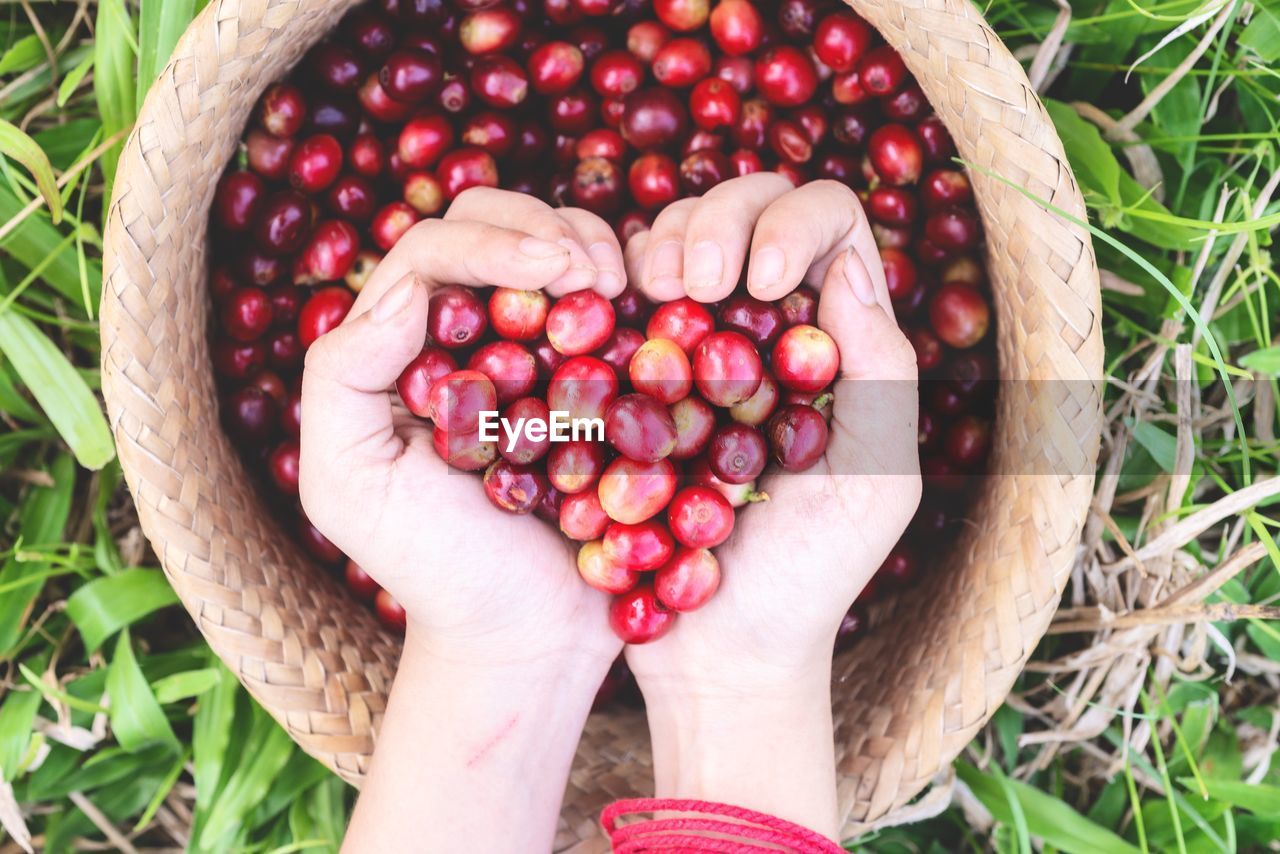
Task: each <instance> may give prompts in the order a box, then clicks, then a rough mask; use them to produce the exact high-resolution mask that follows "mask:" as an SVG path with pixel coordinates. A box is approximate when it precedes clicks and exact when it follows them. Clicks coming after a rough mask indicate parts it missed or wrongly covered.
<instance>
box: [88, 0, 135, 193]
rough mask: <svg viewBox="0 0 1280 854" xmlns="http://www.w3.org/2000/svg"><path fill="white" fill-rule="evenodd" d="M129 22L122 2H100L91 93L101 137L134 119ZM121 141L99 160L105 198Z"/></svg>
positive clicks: (130, 22) (113, 179)
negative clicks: (104, 185) (93, 98)
mask: <svg viewBox="0 0 1280 854" xmlns="http://www.w3.org/2000/svg"><path fill="white" fill-rule="evenodd" d="M132 28H133V22H132V21H131V20H130V18H129V13H128V11H127V10H126V9H125V6H124V0H101V2H99V3H98V15H97V18H96V23H95V31H96V35H97V38H96V39H95V41H94V54H93V68H94V71H93V92H94V96H95V97H96V98H97V101H98V112H99V113H100V114H101V115H102V130H103V134H104V135H105V136H107V137H110V136H111V135H112V134H115V133H117V132H119V131H121V130H124V129H125V128H128V127H131V126H132V125H133V121H134V119H136V118H137V117H138V102H137V94H138V87H137V84H136V82H135V78H136V75H137V69H136V68H135V67H134V60H135V56H134V54H135V51H136V49H137V47H136V46H137V42H136V40H135V39H134V35H133V29H132ZM122 147H123V141H122V142H120V143H117V144H116V145H115V146H114V147H113V148H112V150H111V151H109V152H107V154H106V155H104V156H103V158H102V173H103V177H105V178H106V182H107V188H106V189H107V196H108V198H109V197H110V195H111V185H112V184H113V183H114V181H115V177H116V160H117V159H119V157H120V150H121V148H122Z"/></svg>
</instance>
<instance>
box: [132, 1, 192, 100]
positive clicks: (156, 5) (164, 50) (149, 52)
mask: <svg viewBox="0 0 1280 854" xmlns="http://www.w3.org/2000/svg"><path fill="white" fill-rule="evenodd" d="M141 7H142V10H141V13H140V15H139V21H138V103H139V104H141V103H142V99H143V98H145V97H146V96H147V90H148V89H150V88H151V84H152V83H153V82H154V81H155V79H156V75H158V74H159V73H160V70H161V69H162V68H164V65H165V63H166V62H168V61H169V55H170V54H171V53H173V47H174V45H176V44H177V43H178V39H180V38H182V34H183V32H185V31H186V29H187V24H189V23H191V19H192V18H194V17H195V14H196V8H197V3H196V0H142V3H141Z"/></svg>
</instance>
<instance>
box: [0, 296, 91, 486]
mask: <svg viewBox="0 0 1280 854" xmlns="http://www.w3.org/2000/svg"><path fill="white" fill-rule="evenodd" d="M0 350H2V351H3V352H4V354H5V356H7V357H8V359H9V361H10V362H11V363H12V364H13V367H14V370H15V371H17V373H18V376H19V377H21V378H22V381H23V383H25V384H26V386H27V388H28V389H30V391H31V394H32V395H33V396H34V397H35V399H36V402H37V403H39V404H40V408H41V409H43V410H44V413H45V415H47V416H49V420H50V421H51V422H53V426H54V427H55V428H56V429H57V431H58V433H59V435H61V436H62V438H63V439H64V440H65V441H66V443H67V445H68V447H70V448H71V451H72V453H74V454H75V455H76V460H77V461H78V462H79V463H80V465H82V466H84V467H85V468H87V469H90V470H94V471H96V470H97V469H100V468H102V467H103V466H105V465H106V464H107V463H108V462H110V461H111V460H112V458H113V457H115V453H116V452H115V444H114V443H113V442H112V440H111V431H110V430H109V429H108V428H107V419H106V418H105V417H104V416H103V414H102V408H101V407H100V406H99V405H98V399H97V398H96V397H94V394H93V392H92V391H90V390H89V386H88V384H87V383H85V381H84V378H83V377H81V376H80V374H79V373H77V372H76V369H75V368H73V367H72V366H71V363H70V362H69V361H67V357H66V356H65V355H64V354H63V353H62V351H61V350H59V349H58V348H57V346H55V345H54V343H53V342H52V341H50V340H49V339H48V337H47V336H46V335H45V334H44V333H43V332H41V331H40V329H39V328H38V327H37V326H36V325H35V324H34V323H32V322H31V321H30V320H27V319H26V318H25V317H22V316H21V315H19V314H16V313H14V312H12V311H10V312H5V313H4V314H0Z"/></svg>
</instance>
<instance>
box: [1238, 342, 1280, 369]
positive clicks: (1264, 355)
mask: <svg viewBox="0 0 1280 854" xmlns="http://www.w3.org/2000/svg"><path fill="white" fill-rule="evenodd" d="M1240 367H1242V368H1244V369H1245V370H1249V371H1257V372H1258V373H1260V374H1270V375H1271V376H1273V377H1280V345H1278V346H1274V347H1266V348H1264V349H1261V350H1254V351H1253V352H1252V353H1246V354H1245V355H1244V356H1242V357H1241V358H1240Z"/></svg>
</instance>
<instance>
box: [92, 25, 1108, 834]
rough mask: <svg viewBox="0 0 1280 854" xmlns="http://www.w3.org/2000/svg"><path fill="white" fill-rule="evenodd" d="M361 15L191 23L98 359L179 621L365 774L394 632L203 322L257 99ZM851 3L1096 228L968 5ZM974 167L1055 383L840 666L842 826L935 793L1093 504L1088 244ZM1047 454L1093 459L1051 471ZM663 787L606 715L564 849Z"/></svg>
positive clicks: (121, 209) (1031, 631)
mask: <svg viewBox="0 0 1280 854" xmlns="http://www.w3.org/2000/svg"><path fill="white" fill-rule="evenodd" d="M355 4H356V0H215V2H213V3H211V4H210V5H209V6H208V7H207V8H206V9H205V10H204V12H203V13H202V14H201V15H200V16H199V17H198V18H197V19H196V21H195V22H194V23H193V24H192V25H191V28H190V29H189V30H188V31H187V33H186V35H185V36H184V37H183V39H182V41H181V42H180V43H179V44H178V46H177V49H176V50H175V51H174V55H173V59H172V60H171V61H170V63H169V65H168V66H167V67H166V68H165V70H164V72H163V73H162V74H161V76H160V79H159V81H158V82H157V83H156V85H155V86H154V87H153V88H152V90H151V93H150V95H148V97H147V99H146V103H145V104H144V105H143V108H142V112H141V115H140V116H139V119H138V124H137V127H136V128H135V130H134V132H133V134H132V136H130V138H129V141H128V144H127V145H126V147H125V150H124V154H123V157H122V159H121V161H120V168H119V173H118V177H117V178H116V185H115V186H116V192H115V198H114V199H113V202H112V206H111V210H110V218H109V222H108V229H107V236H106V270H107V279H106V288H105V291H104V294H103V306H102V339H103V347H102V352H103V388H104V392H105V396H106V401H107V408H108V410H109V412H110V417H111V424H112V427H113V429H114V432H115V437H116V441H117V443H118V446H119V454H120V460H121V463H122V464H123V467H124V472H125V475H126V478H127V480H128V483H129V487H130V488H131V489H132V492H133V496H134V499H135V500H136V502H137V506H138V514H139V518H140V520H141V524H142V527H143V530H144V531H145V532H146V534H147V536H148V537H149V538H150V540H151V543H152V545H153V546H154V548H155V551H156V553H157V554H158V555H159V557H160V561H161V563H162V564H163V566H164V569H165V572H166V573H167V574H168V576H169V579H170V581H171V582H172V583H173V586H174V588H175V589H176V590H177V592H178V594H179V596H180V597H181V599H182V601H183V603H184V604H185V605H186V607H187V610H188V611H190V613H191V615H192V617H193V618H194V619H195V621H196V623H197V625H198V626H199V627H200V631H202V632H203V633H204V635H205V636H206V637H207V638H208V641H209V643H210V645H211V646H212V647H213V649H214V650H215V651H216V652H217V653H218V655H219V656H221V658H222V659H223V660H224V661H225V662H226V664H227V665H228V667H230V668H231V670H232V671H234V672H235V673H236V674H237V675H238V676H239V678H240V679H241V681H243V683H244V684H245V686H246V687H247V688H248V689H249V691H250V693H252V694H253V696H254V697H256V698H257V700H258V701H259V702H260V703H261V704H262V705H263V706H264V707H265V708H266V709H267V710H268V711H269V712H271V714H272V715H274V716H275V717H276V719H277V720H279V721H280V723H281V724H282V725H283V726H284V727H285V728H286V729H287V730H288V731H289V733H290V734H291V735H292V736H293V738H294V739H296V740H297V742H298V743H299V744H300V745H302V747H303V748H305V749H306V750H307V751H308V752H309V753H311V754H312V755H314V756H316V757H317V758H319V759H320V760H322V761H323V762H325V763H326V764H327V765H329V766H330V767H331V768H333V769H334V770H335V771H337V772H338V773H339V774H341V775H342V776H343V777H344V778H346V779H347V780H350V781H352V782H353V783H359V781H360V778H361V776H362V774H363V773H364V771H365V769H366V768H367V767H368V763H369V758H370V754H371V753H372V752H373V748H374V742H375V733H376V730H377V726H378V722H379V719H380V717H381V715H382V712H383V709H384V707H385V705H386V699H387V691H388V688H389V687H390V684H391V679H392V675H393V673H394V671H395V664H396V660H397V657H398V654H399V641H398V640H397V638H395V637H394V636H392V635H390V634H388V633H387V632H386V631H384V630H382V629H381V628H380V627H379V626H378V624H377V623H376V622H375V621H374V619H373V617H372V616H371V615H370V614H369V613H368V611H366V610H365V609H364V607H362V606H360V605H358V604H356V603H354V602H352V601H351V600H350V599H349V598H348V597H347V595H346V593H345V592H344V591H343V590H342V589H341V588H340V587H339V585H338V584H337V583H336V582H335V581H334V580H332V579H331V578H330V577H329V576H328V575H327V574H326V573H324V572H323V571H322V570H321V569H319V568H318V567H316V566H315V565H313V564H312V563H311V561H310V560H309V559H308V558H307V557H306V556H305V555H304V554H303V553H302V552H301V550H300V549H298V548H297V547H295V546H294V545H293V544H292V543H291V540H290V537H289V536H288V535H287V534H286V533H285V532H284V531H282V530H281V529H280V527H279V526H278V524H277V523H276V522H275V521H274V520H273V518H272V516H271V514H270V513H269V512H268V511H267V508H266V506H265V504H264V502H263V499H262V497H261V496H260V495H259V494H258V492H257V491H256V489H255V487H254V486H253V485H252V484H251V481H250V479H249V477H248V476H247V475H246V472H245V469H244V467H243V466H242V464H241V462H240V460H239V458H238V456H237V455H236V453H235V451H234V450H233V448H232V446H231V444H230V443H229V442H228V440H227V439H226V438H225V436H224V435H223V432H222V429H221V427H220V426H219V420H218V413H217V396H216V393H215V386H214V378H213V374H212V370H211V367H210V361H209V355H208V342H207V340H206V332H205V330H206V328H207V312H208V305H207V296H206V291H205V284H206V283H205V268H206V257H205V256H206V237H207V234H206V229H207V219H208V212H209V207H210V203H211V199H212V197H213V192H214V186H215V184H216V182H217V180H218V177H219V175H220V173H221V172H222V170H223V167H224V166H225V165H226V163H227V162H228V160H229V159H230V158H231V156H232V155H233V153H234V152H235V149H236V144H237V141H238V140H239V138H240V134H241V132H242V129H243V128H244V126H245V123H246V121H247V119H248V117H249V114H250V111H251V110H252V108H253V106H254V103H255V101H256V100H257V98H258V96H259V94H260V93H261V92H262V90H263V89H264V88H265V87H266V86H267V85H268V84H269V83H270V82H272V81H274V80H276V79H278V78H280V77H282V76H284V75H285V73H286V72H287V71H288V70H289V69H290V68H291V67H292V66H293V65H294V64H295V63H296V62H297V61H298V60H299V59H300V58H301V56H302V55H303V53H304V52H305V51H306V50H307V49H308V48H309V47H310V46H311V45H312V44H314V43H315V42H316V41H317V40H319V39H320V38H321V37H323V36H324V35H325V34H326V33H327V32H328V31H329V30H330V29H331V28H332V27H333V26H334V24H335V23H336V22H337V21H338V19H339V18H340V17H341V16H342V15H343V13H344V12H346V11H347V10H348V9H349V8H350V7H352V6H353V5H355ZM853 5H854V8H856V9H857V11H858V12H859V13H861V14H862V15H863V16H865V17H866V18H867V20H868V21H870V22H871V23H872V24H873V25H875V26H876V27H877V28H879V29H880V31H881V32H882V33H883V34H884V36H885V38H886V39H887V40H888V41H889V43H890V44H891V45H893V46H894V47H895V48H896V49H897V50H898V51H900V52H901V53H902V55H903V56H904V57H905V59H906V62H907V65H908V66H909V67H910V69H911V71H912V72H913V73H914V74H915V76H916V78H917V79H918V81H919V83H920V86H921V87H922V88H923V90H924V92H925V94H926V95H927V96H928V97H929V99H930V100H931V101H932V102H933V104H934V106H935V108H936V109H937V110H938V112H939V114H940V115H941V117H942V119H943V120H944V121H945V122H946V124H947V126H948V127H949V128H950V129H951V132H952V134H953V136H954V137H955V139H956V142H957V145H958V148H959V151H960V155H961V156H962V157H963V158H964V159H965V160H967V161H969V162H972V163H976V164H979V165H980V166H982V167H985V168H986V169H989V170H991V172H993V173H995V174H998V175H1001V176H1004V177H1005V178H1006V179H1008V180H1010V181H1012V182H1013V183H1015V184H1017V185H1019V186H1022V187H1024V188H1026V189H1027V190H1028V191H1029V192H1030V193H1031V194H1033V195H1035V196H1036V197H1038V198H1040V199H1047V200H1049V201H1051V202H1052V203H1053V204H1054V205H1055V206H1057V207H1058V208H1061V209H1064V210H1066V211H1067V212H1069V213H1070V214H1072V215H1074V216H1076V217H1078V218H1083V217H1084V204H1083V202H1082V200H1081V197H1080V192H1079V190H1078V189H1077V187H1076V183H1075V180H1074V178H1073V176H1072V174H1071V170H1070V168H1069V167H1068V166H1067V162H1066V158H1065V156H1064V154H1063V151H1062V145H1061V143H1060V142H1059V140H1058V138H1057V136H1056V134H1055V132H1054V130H1053V127H1052V125H1051V124H1050V122H1049V119H1048V117H1047V116H1046V114H1045V112H1044V109H1043V107H1042V106H1041V104H1040V102H1039V101H1038V100H1037V98H1036V95H1035V93H1034V92H1033V90H1032V89H1031V87H1030V85H1029V84H1028V82H1027V79H1026V77H1025V75H1024V74H1023V71H1022V68H1021V67H1020V66H1019V65H1018V63H1017V62H1016V61H1015V60H1014V59H1013V57H1012V56H1011V55H1010V54H1009V52H1008V51H1007V50H1006V49H1005V47H1004V46H1003V44H1002V43H1001V42H1000V41H999V40H998V39H997V37H996V36H995V34H994V33H992V31H991V30H990V28H988V26H987V25H986V24H985V23H984V22H983V20H982V18H981V17H980V15H979V14H978V13H977V12H976V11H974V9H973V7H972V6H971V5H970V3H969V2H968V0H858V2H855V3H854V4H853ZM972 178H973V184H974V190H975V194H976V197H977V203H978V207H979V210H980V212H981V215H982V219H983V223H984V226H985V229H986V235H987V243H988V249H989V254H990V264H989V266H990V274H991V280H992V289H993V293H994V303H995V310H996V315H997V319H998V326H997V330H998V348H999V367H1000V375H1001V378H1002V379H1004V380H1030V381H1041V382H1017V383H1008V382H1006V383H1003V384H1002V388H1001V393H1000V396H999V403H998V419H999V420H998V422H997V427H996V433H995V443H994V456H993V465H994V466H995V467H996V470H998V471H1002V472H1008V473H1009V474H1005V475H1003V476H1000V477H994V478H991V479H990V482H989V483H988V484H987V486H986V488H985V491H984V494H983V496H982V498H981V499H980V500H979V502H978V505H977V507H976V508H975V510H974V512H973V513H972V514H971V515H972V518H973V519H974V520H975V522H974V524H973V525H971V526H970V527H969V528H968V529H967V530H966V533H965V535H964V536H963V537H962V539H961V542H960V543H959V544H958V546H957V548H956V549H955V551H954V553H953V556H952V558H951V559H950V560H949V562H948V564H949V565H943V566H936V567H932V568H931V569H930V575H929V577H928V578H927V579H926V581H925V582H924V583H923V584H921V585H920V586H919V587H918V588H917V589H915V590H913V591H912V592H911V593H910V594H909V595H908V596H904V597H900V598H899V599H897V600H893V599H890V600H889V601H887V602H885V603H884V604H882V605H879V606H877V609H876V611H875V613H874V614H873V615H872V620H871V622H872V629H871V631H870V633H869V634H868V635H867V636H865V637H864V638H863V639H862V640H861V641H860V642H859V643H858V644H857V645H856V647H855V648H853V649H852V650H850V651H849V652H847V653H844V654H842V655H841V656H839V657H838V659H837V661H836V666H835V685H834V691H833V695H834V698H835V699H834V712H835V721H836V741H837V750H838V758H839V769H840V774H841V780H840V795H841V803H842V807H843V809H844V810H845V811H846V815H847V816H848V824H847V825H846V828H845V829H846V831H847V832H849V833H852V832H855V831H857V830H859V829H861V828H863V827H865V826H866V825H867V824H868V823H870V822H873V821H875V820H876V819H878V818H880V817H882V816H884V815H885V814H886V813H888V812H890V811H891V810H893V809H895V808H896V807H899V806H901V805H903V804H905V803H906V802H907V801H908V800H910V799H911V798H912V797H914V796H915V795H916V794H917V793H919V792H920V790H921V789H922V788H923V787H924V786H925V785H926V784H927V783H928V782H929V781H930V779H931V778H932V777H933V776H934V775H935V774H936V773H937V772H939V771H940V770H942V769H944V768H945V767H946V766H947V765H948V764H949V763H950V761H951V760H952V758H954V757H955V756H956V755H957V753H958V752H959V751H960V750H961V749H962V748H963V746H964V745H965V744H966V743H967V742H968V741H969V740H970V738H971V737H972V736H973V735H974V733H975V732H976V731H977V730H978V729H979V727H981V726H982V724H983V723H984V722H985V721H986V720H987V719H988V718H989V717H990V715H991V714H992V712H994V711H995V709H996V708H997V707H998V706H999V705H1000V703H1001V701H1002V700H1003V698H1004V696H1005V694H1006V693H1007V692H1008V690H1009V688H1010V686H1011V685H1012V684H1013V680H1014V677H1015V676H1017V674H1018V672H1019V671H1020V669H1021V668H1022V666H1023V663H1024V662H1025V661H1026V659H1027V656H1028V654H1029V653H1030V652H1031V650H1032V648H1033V647H1034V646H1035V644H1036V642H1037V641H1038V640H1039V638H1040V637H1041V635H1042V634H1043V632H1044V630H1045V628H1046V626H1047V624H1048V622H1049V619H1050V617H1051V616H1052V614H1053V611H1054V609H1055V608H1056V606H1057V603H1058V599H1059V596H1060V595H1061V592H1062V589H1063V587H1064V585H1065V583H1066V579H1067V576H1068V573H1069V571H1070V568H1071V566H1072V562H1073V558H1074V554H1075V550H1076V547H1077V541H1078V536H1079V532H1080V528H1081V525H1082V523H1083V520H1084V517H1085V514H1086V511H1087V508H1088V506H1089V501H1090V496H1091V493H1092V486H1093V477H1092V471H1093V466H1094V462H1095V460H1096V457H1097V451H1098V432H1097V426H1096V425H1097V424H1098V418H1099V407H1100V400H1099V389H1098V386H1097V384H1096V383H1094V382H1090V381H1089V380H1091V379H1093V378H1096V377H1100V376H1101V375H1102V343H1101V335H1100V331H1099V317H1100V307H1099V292H1098V276H1097V270H1096V267H1095V261H1094V256H1093V250H1092V246H1091V244H1090V242H1089V238H1088V235H1087V233H1085V232H1084V231H1083V230H1082V229H1080V228H1078V227H1076V226H1074V225H1071V224H1070V223H1068V222H1066V221H1064V220H1063V219H1061V218H1059V217H1057V216H1055V215H1053V214H1051V213H1047V212H1046V211H1045V210H1043V209H1042V208H1041V207H1040V206H1039V205H1038V204H1036V203H1035V202H1033V201H1031V200H1029V199H1027V198H1026V197H1024V196H1023V195H1021V194H1020V193H1018V192H1017V191H1016V190H1014V189H1011V188H1010V187H1008V186H1006V185H1005V184H1002V183H1000V182H998V181H996V180H994V179H991V178H988V177H984V176H983V175H981V174H975V175H973V176H972ZM1053 380H1073V381H1077V382H1052V381H1053ZM1062 436H1071V437H1077V438H1073V439H1072V440H1071V441H1069V442H1063V441H1061V437H1062ZM1046 437H1053V438H1052V439H1049V440H1048V441H1047V442H1046V441H1045V440H1046ZM1047 445H1048V446H1052V447H1054V448H1066V449H1068V450H1070V451H1073V452H1074V453H1075V454H1076V457H1075V458H1074V459H1064V460H1053V459H1049V458H1048V457H1047V455H1046V454H1045V447H1046V446H1047ZM1064 472H1074V474H1068V473H1064ZM339 614H340V615H341V619H335V615H339ZM903 626H910V631H902V630H901V627H903ZM651 780H652V777H651V768H650V760H649V755H648V744H647V728H646V726H645V724H644V721H643V719H642V717H641V716H640V715H639V714H638V713H635V712H608V713H601V714H596V715H593V716H592V717H591V718H590V720H589V721H588V723H587V728H586V732H585V734H584V737H583V739H582V743H581V746H580V748H579V750H578V756H577V761H576V763H575V765H574V768H573V772H572V775H571V778H570V782H569V787H568V791H567V793H566V798H565V805H564V811H563V815H562V821H561V827H560V834H559V836H558V839H557V848H558V849H566V848H570V847H573V846H574V845H575V844H577V843H582V844H581V845H580V846H579V847H580V848H581V849H582V850H587V849H595V848H597V847H598V846H599V841H598V831H597V825H596V816H597V815H598V813H599V810H600V808H601V807H602V806H603V805H604V804H606V803H607V802H609V801H610V800H612V799H615V798H619V797H625V796H629V795H636V794H639V793H644V792H647V791H649V787H650V786H651Z"/></svg>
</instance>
